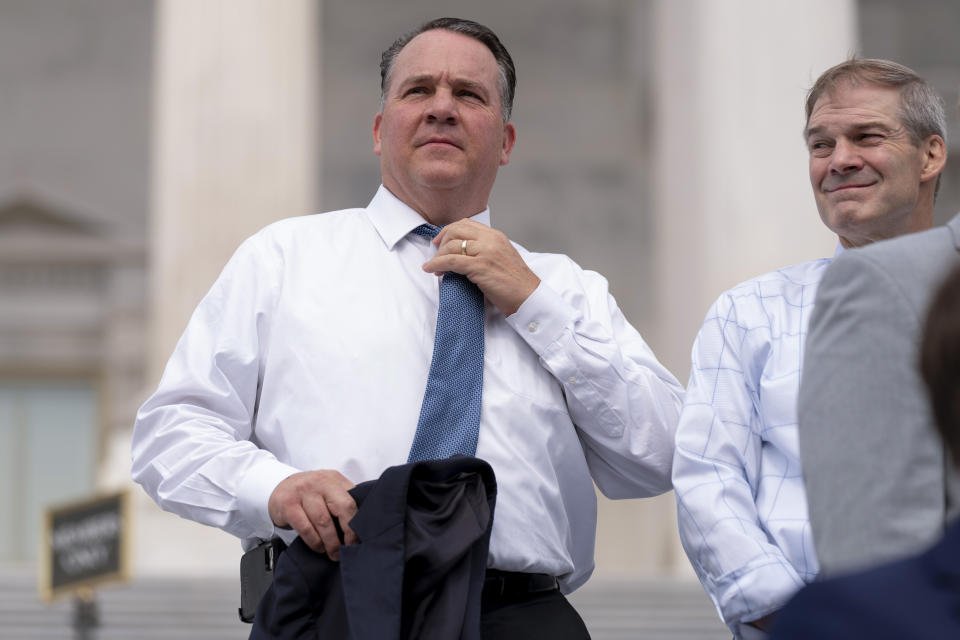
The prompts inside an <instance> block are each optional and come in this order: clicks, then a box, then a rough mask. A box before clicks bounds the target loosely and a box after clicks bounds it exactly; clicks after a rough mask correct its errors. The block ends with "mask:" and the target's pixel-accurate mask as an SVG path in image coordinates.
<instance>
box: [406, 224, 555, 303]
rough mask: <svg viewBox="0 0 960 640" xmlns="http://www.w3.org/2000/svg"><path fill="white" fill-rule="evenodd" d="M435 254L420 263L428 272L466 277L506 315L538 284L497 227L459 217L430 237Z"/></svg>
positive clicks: (528, 295)
mask: <svg viewBox="0 0 960 640" xmlns="http://www.w3.org/2000/svg"><path fill="white" fill-rule="evenodd" d="M433 244H435V245H436V246H437V255H435V256H434V257H433V258H431V259H430V260H428V261H427V262H426V263H425V264H424V265H423V270H424V271H427V272H429V273H435V274H438V275H439V274H442V273H444V272H446V271H453V272H454V273H459V274H462V275H464V276H466V277H467V279H468V280H470V282H472V283H474V284H475V285H477V287H479V289H480V291H482V292H483V295H484V296H485V297H486V298H487V299H488V300H489V301H490V302H492V303H493V304H494V306H496V307H497V309H499V310H500V312H501V313H503V315H505V316H509V315H512V314H514V313H516V311H517V309H519V308H520V305H521V304H523V301H524V300H526V299H527V298H528V297H530V294H531V293H533V292H534V290H535V289H536V288H537V287H538V286H539V285H540V278H538V277H537V275H536V274H535V273H534V272H533V271H531V270H530V267H528V266H527V263H525V262H524V261H523V258H521V257H520V254H519V253H517V250H516V249H515V248H514V247H513V245H512V244H510V240H509V239H508V238H507V236H506V235H505V234H504V233H503V232H501V231H497V230H496V229H491V228H490V227H488V226H486V225H484V224H480V223H479V222H474V221H473V220H459V221H457V222H454V223H452V224H449V225H447V226H445V227H444V228H443V230H442V231H440V233H438V234H437V237H436V238H434V239H433Z"/></svg>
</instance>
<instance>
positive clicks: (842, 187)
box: [824, 182, 876, 193]
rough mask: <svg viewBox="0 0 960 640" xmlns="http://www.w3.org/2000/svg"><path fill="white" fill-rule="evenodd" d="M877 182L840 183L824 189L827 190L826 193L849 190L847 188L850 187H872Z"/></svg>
mask: <svg viewBox="0 0 960 640" xmlns="http://www.w3.org/2000/svg"><path fill="white" fill-rule="evenodd" d="M875 184H876V183H875V182H864V183H856V184H840V185H837V186H834V187H827V188H826V189H824V191H825V192H826V193H836V192H838V191H847V190H849V189H863V188H866V187H872V186H873V185H875Z"/></svg>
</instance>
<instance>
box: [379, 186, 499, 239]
mask: <svg viewBox="0 0 960 640" xmlns="http://www.w3.org/2000/svg"><path fill="white" fill-rule="evenodd" d="M366 211H367V217H368V218H370V222H372V223H373V227H374V228H375V229H376V230H377V233H379V234H380V239H381V240H383V243H384V244H385V245H387V249H389V250H393V247H394V246H395V245H396V244H397V243H398V242H400V240H401V239H402V238H404V237H405V236H406V235H407V234H408V233H410V232H411V231H413V230H414V229H416V228H417V227H419V226H420V225H422V224H424V223H425V222H426V220H424V219H423V216H421V215H420V214H419V213H417V212H416V211H414V210H413V209H411V208H410V207H409V206H407V205H406V204H405V203H404V202H403V201H402V200H400V199H399V198H398V197H397V196H395V195H393V194H392V193H390V190H389V189H387V188H386V187H384V186H383V185H380V188H379V189H377V194H376V195H375V196H373V200H371V201H370V204H369V205H367V209H366ZM470 219H471V220H475V221H476V222H479V223H481V224H485V225H487V226H488V227H489V226H490V208H489V207H487V208H486V209H484V210H483V211H481V212H480V213H478V214H476V215H473V216H470Z"/></svg>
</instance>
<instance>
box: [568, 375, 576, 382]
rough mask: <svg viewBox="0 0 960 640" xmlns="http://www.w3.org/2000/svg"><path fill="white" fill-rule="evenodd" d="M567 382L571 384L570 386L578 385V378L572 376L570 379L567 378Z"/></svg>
mask: <svg viewBox="0 0 960 640" xmlns="http://www.w3.org/2000/svg"><path fill="white" fill-rule="evenodd" d="M567 382H569V383H570V384H576V382H577V376H570V377H569V378H567Z"/></svg>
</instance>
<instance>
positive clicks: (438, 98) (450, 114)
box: [426, 90, 459, 124]
mask: <svg viewBox="0 0 960 640" xmlns="http://www.w3.org/2000/svg"><path fill="white" fill-rule="evenodd" d="M426 118H427V121H429V122H443V123H446V124H456V123H457V121H458V120H459V114H458V112H457V101H456V100H455V99H454V97H453V93H451V92H450V91H446V90H440V91H437V92H436V93H434V94H433V96H432V97H431V98H430V102H429V103H428V104H427V110H426Z"/></svg>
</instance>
